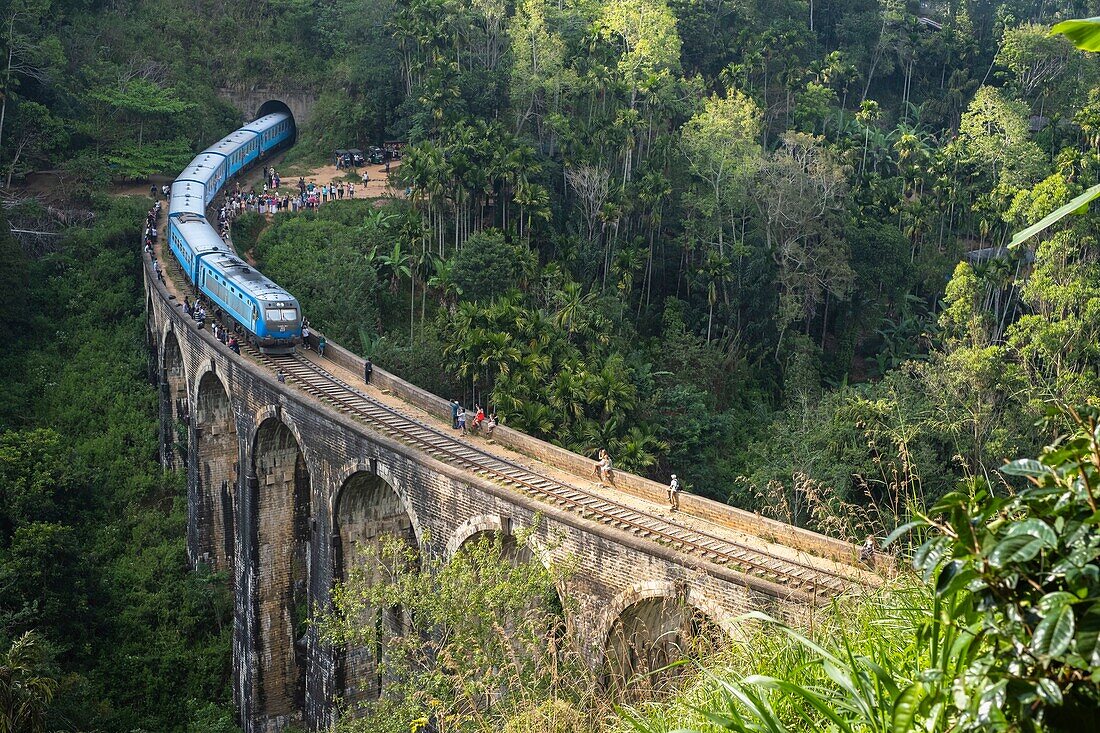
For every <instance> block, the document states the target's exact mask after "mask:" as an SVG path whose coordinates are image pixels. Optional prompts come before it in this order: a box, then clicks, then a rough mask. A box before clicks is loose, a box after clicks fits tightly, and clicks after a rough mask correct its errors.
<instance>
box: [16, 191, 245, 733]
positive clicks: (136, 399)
mask: <svg viewBox="0 0 1100 733" xmlns="http://www.w3.org/2000/svg"><path fill="white" fill-rule="evenodd" d="M143 210H144V208H143V204H142V202H133V203H110V204H106V203H104V204H101V206H100V214H99V217H98V220H97V222H96V224H95V225H94V226H93V227H91V228H89V229H86V230H81V231H74V232H72V233H70V234H69V235H67V236H66V237H65V238H64V240H63V242H62V244H61V245H60V248H59V250H58V251H57V252H56V253H53V254H49V255H47V256H45V257H43V258H41V259H39V260H34V261H32V260H29V259H27V258H26V257H25V256H24V255H23V253H22V251H21V250H20V248H19V246H18V244H15V243H14V242H13V241H12V239H11V238H10V236H9V235H7V234H6V233H5V234H4V235H3V236H0V247H2V250H3V253H4V256H5V259H4V266H3V268H0V270H2V271H3V272H4V273H5V277H7V273H9V272H12V273H18V274H19V279H18V280H16V281H14V282H12V283H10V284H11V286H12V287H11V289H8V290H6V291H5V293H4V295H5V298H4V301H3V303H2V307H3V309H4V310H3V312H2V313H0V322H3V323H5V324H8V325H9V326H10V325H11V324H17V327H18V329H19V337H18V339H13V340H12V341H9V344H10V345H11V348H7V349H5V350H4V351H3V353H2V355H0V359H2V360H3V363H2V365H0V372H2V373H3V374H4V375H5V378H4V380H3V383H4V384H3V387H4V399H3V404H4V408H5V410H4V412H3V414H2V416H0V650H3V652H5V653H7V654H8V655H9V656H10V655H16V656H19V657H20V658H21V659H30V660H31V661H32V662H33V664H31V669H30V671H28V672H26V673H24V676H27V677H34V676H38V677H43V678H46V679H53V680H55V681H56V684H57V688H56V689H57V691H56V695H55V698H54V702H53V704H52V705H51V706H50V709H49V715H48V718H47V719H46V722H47V723H48V727H47V729H48V730H93V729H94V730H102V731H127V732H129V731H135V730H149V731H188V730H196V731H197V730H203V731H209V730H219V729H221V730H226V729H230V730H231V729H232V711H231V709H230V708H229V707H228V700H229V688H228V685H229V679H228V676H229V636H230V629H231V626H232V624H231V621H230V617H231V611H232V606H231V601H230V598H229V594H228V592H227V589H226V583H225V579H224V578H222V577H217V576H211V575H209V574H204V573H192V572H190V571H189V568H188V563H187V557H186V549H185V547H186V542H185V535H186V532H185V529H186V521H187V511H186V505H185V501H186V497H185V492H184V489H183V477H182V476H180V475H176V474H165V473H163V472H162V470H161V468H160V466H159V464H158V462H157V450H158V446H157V443H158V439H157V426H158V423H157V417H156V415H157V401H156V391H155V389H154V388H152V387H151V386H149V383H148V380H147V368H148V355H147V350H146V345H145V340H144V317H143V305H144V303H143V299H142V290H141V270H140V259H139V256H138V254H139V249H138V247H137V246H136V244H135V243H136V242H137V241H138V226H139V225H140V222H141V218H142V212H143ZM9 267H10V268H11V269H9ZM27 631H35V632H36V633H37V635H38V637H39V642H38V648H39V650H40V653H37V654H36V655H28V654H17V653H16V649H15V646H12V645H13V644H14V645H16V646H18V645H19V644H22V643H24V642H21V641H19V640H20V639H21V638H22V637H23V635H24V633H25V632H27ZM9 647H11V648H10V649H9ZM13 658H14V657H13ZM198 721H202V722H201V723H199V722H198ZM193 722H194V723H193ZM193 725H198V726H199V727H193ZM219 726H221V728H219ZM225 726H229V728H226V727H225ZM24 729H25V728H23V727H16V730H20V731H21V730H24Z"/></svg>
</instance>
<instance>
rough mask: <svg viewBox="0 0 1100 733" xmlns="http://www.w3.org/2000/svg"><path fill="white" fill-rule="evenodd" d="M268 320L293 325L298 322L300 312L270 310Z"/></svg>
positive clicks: (290, 309)
mask: <svg viewBox="0 0 1100 733" xmlns="http://www.w3.org/2000/svg"><path fill="white" fill-rule="evenodd" d="M267 320H269V321H272V322H282V323H293V322H294V321H296V320H298V311H296V310H294V309H293V308H285V309H281V310H280V309H279V308H268V309H267Z"/></svg>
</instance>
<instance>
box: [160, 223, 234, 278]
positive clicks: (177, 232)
mask: <svg viewBox="0 0 1100 733" xmlns="http://www.w3.org/2000/svg"><path fill="white" fill-rule="evenodd" d="M168 246H169V248H171V250H172V254H174V255H175V256H176V259H177V260H179V263H180V266H182V267H183V271H184V272H185V273H186V274H187V277H188V278H189V279H190V280H191V282H197V280H196V279H195V277H196V274H197V272H198V267H199V263H200V262H201V261H202V258H203V257H205V256H208V255H212V254H218V253H223V254H232V250H231V249H230V248H229V245H227V244H226V243H225V242H224V241H222V238H221V237H219V236H218V233H217V232H215V231H214V229H213V228H212V227H211V226H210V225H209V224H208V223H206V219H205V218H203V217H201V216H195V215H194V214H180V215H179V216H177V217H173V218H169V219H168Z"/></svg>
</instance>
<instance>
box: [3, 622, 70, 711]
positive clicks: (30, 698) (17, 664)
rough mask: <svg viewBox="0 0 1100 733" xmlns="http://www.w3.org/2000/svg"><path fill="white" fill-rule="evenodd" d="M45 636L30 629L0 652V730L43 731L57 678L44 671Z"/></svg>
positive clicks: (55, 689) (55, 688)
mask: <svg viewBox="0 0 1100 733" xmlns="http://www.w3.org/2000/svg"><path fill="white" fill-rule="evenodd" d="M45 656H46V650H45V648H44V646H43V640H42V637H41V636H39V635H38V634H36V633H35V632H33V631H28V632H26V633H24V634H23V635H22V636H20V637H19V638H18V639H16V640H15V641H13V642H12V645H11V647H10V648H9V649H8V650H7V651H6V652H4V653H3V654H0V733H24V732H26V733H41V731H44V730H46V712H47V709H48V708H49V705H50V702H51V701H52V700H53V696H54V693H56V692H57V680H55V679H53V678H52V677H49V676H48V675H45V674H42V668H43V664H44V662H45Z"/></svg>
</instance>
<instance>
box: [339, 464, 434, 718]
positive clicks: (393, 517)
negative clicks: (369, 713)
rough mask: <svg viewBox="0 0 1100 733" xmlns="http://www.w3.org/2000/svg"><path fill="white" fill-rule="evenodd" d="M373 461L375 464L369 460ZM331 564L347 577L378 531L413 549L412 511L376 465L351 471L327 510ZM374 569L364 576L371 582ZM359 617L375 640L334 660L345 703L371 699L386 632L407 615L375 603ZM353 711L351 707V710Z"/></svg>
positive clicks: (377, 689) (398, 627)
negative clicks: (371, 628) (371, 627)
mask: <svg viewBox="0 0 1100 733" xmlns="http://www.w3.org/2000/svg"><path fill="white" fill-rule="evenodd" d="M375 465H377V464H375ZM332 517H333V534H332V546H333V569H334V571H335V572H334V573H333V575H334V577H335V578H336V579H341V580H343V579H347V577H348V575H349V573H350V572H351V571H352V570H354V569H356V568H357V567H359V566H360V563H361V562H362V556H361V555H360V554H359V552H360V550H363V549H367V548H375V549H377V548H378V547H379V546H380V545H381V543H382V541H383V538H384V537H387V536H388V537H394V538H397V539H398V540H399V541H401V542H403V543H404V544H406V545H407V546H408V547H410V548H412V549H413V550H415V551H416V552H417V553H419V550H420V544H419V540H418V537H417V533H416V528H415V525H414V521H413V519H414V518H413V516H412V515H411V514H410V512H409V511H408V509H407V508H406V505H405V502H404V500H403V498H402V496H401V495H400V494H399V492H398V491H397V490H396V489H395V488H394V486H393V485H392V484H391V483H390V482H388V481H387V480H386V479H385V478H383V477H382V476H381V475H379V473H378V472H376V471H371V470H370V469H369V468H365V469H364V468H360V469H359V470H355V471H353V472H352V473H351V474H350V475H348V476H347V478H346V479H345V480H344V482H343V483H342V484H341V485H340V489H339V491H338V492H337V494H336V497H335V506H334V510H333V514H332ZM375 579H376V577H375V576H374V574H372V577H371V578H370V579H369V580H368V582H373V581H374V580H375ZM364 616H365V617H364V618H363V619H362V623H364V624H373V625H374V628H375V630H376V632H377V640H376V642H375V644H374V645H373V648H369V647H364V646H349V647H348V648H346V649H344V650H342V653H340V654H339V655H338V660H337V673H336V677H337V686H338V689H339V690H340V692H341V695H342V696H343V698H344V701H345V702H346V703H348V704H349V705H351V706H353V707H354V706H355V705H357V704H360V703H363V702H368V701H371V700H377V699H378V698H379V696H380V695H381V694H382V690H383V688H384V686H385V680H383V679H382V675H381V673H380V672H379V669H378V662H379V661H380V660H381V659H383V658H384V657H385V654H386V647H387V638H390V639H392V638H393V637H394V636H396V635H401V634H404V633H406V631H407V630H408V619H407V618H406V614H405V613H404V611H403V610H402V609H401V608H400V606H392V607H390V608H377V609H372V610H370V611H368V612H367V613H366V614H364ZM353 714H354V713H353Z"/></svg>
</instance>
